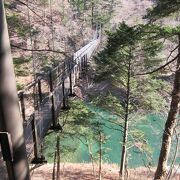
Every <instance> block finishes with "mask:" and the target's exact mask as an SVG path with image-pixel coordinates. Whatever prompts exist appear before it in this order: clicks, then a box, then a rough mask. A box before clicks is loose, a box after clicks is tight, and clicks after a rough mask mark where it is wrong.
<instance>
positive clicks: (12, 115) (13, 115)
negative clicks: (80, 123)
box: [0, 0, 30, 180]
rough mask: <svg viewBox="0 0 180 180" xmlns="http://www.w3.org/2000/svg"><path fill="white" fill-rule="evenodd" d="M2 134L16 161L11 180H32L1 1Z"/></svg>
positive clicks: (9, 166)
mask: <svg viewBox="0 0 180 180" xmlns="http://www.w3.org/2000/svg"><path fill="white" fill-rule="evenodd" d="M7 82H8V83H7ZM0 131H2V132H7V133H9V134H10V135H11V140H12V151H13V161H10V160H9V161H8V160H7V161H6V166H7V171H8V176H9V179H11V180H17V179H18V180H29V179H30V175H29V166H28V160H27V155H26V148H25V141H24V132H23V120H22V118H21V115H20V111H19V105H18V96H17V89H16V81H15V74H14V68H13V62H12V56H11V50H10V42H9V35H8V30H7V23H6V18H5V10H4V5H3V1H2V0H0Z"/></svg>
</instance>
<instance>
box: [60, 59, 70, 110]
mask: <svg viewBox="0 0 180 180" xmlns="http://www.w3.org/2000/svg"><path fill="white" fill-rule="evenodd" d="M65 78H66V64H65V62H64V73H63V76H62V95H63V102H62V103H63V106H62V108H61V109H63V110H67V109H69V106H68V105H67V100H68V96H67V95H66V92H65Z"/></svg>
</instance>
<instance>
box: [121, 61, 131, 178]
mask: <svg viewBox="0 0 180 180" xmlns="http://www.w3.org/2000/svg"><path fill="white" fill-rule="evenodd" d="M130 77H131V60H129V63H128V73H127V93H126V108H125V119H124V136H123V144H122V154H121V164H120V172H119V178H120V179H121V180H123V179H124V177H125V165H126V155H127V147H126V143H127V140H128V116H129V99H130V98H129V97H130Z"/></svg>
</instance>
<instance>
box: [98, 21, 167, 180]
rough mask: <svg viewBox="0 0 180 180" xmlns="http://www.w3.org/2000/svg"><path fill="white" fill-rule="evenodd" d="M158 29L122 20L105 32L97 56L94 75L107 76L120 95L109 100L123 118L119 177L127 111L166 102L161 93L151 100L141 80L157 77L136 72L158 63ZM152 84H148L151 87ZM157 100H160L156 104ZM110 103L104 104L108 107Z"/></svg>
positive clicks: (123, 164) (124, 151)
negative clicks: (104, 43) (130, 25)
mask: <svg viewBox="0 0 180 180" xmlns="http://www.w3.org/2000/svg"><path fill="white" fill-rule="evenodd" d="M158 33H159V27H156V26H149V25H137V26H134V27H129V26H128V25H126V24H125V23H122V24H120V26H119V28H118V29H117V30H116V31H115V32H108V40H107V46H106V47H105V49H104V50H103V51H102V52H100V53H99V54H98V56H97V57H96V62H97V64H98V67H97V77H96V79H98V80H109V81H110V82H111V83H112V84H113V85H114V86H116V87H117V88H119V91H120V90H121V93H122V95H121V97H120V98H119V99H116V100H118V101H119V102H117V101H116V103H114V102H111V101H109V102H111V103H113V107H111V109H112V108H113V110H114V109H118V110H117V111H116V112H115V114H116V115H118V116H119V117H121V125H122V121H123V123H124V124H123V125H122V131H123V140H122V152H121V163H120V178H121V179H124V177H125V167H126V164H127V149H128V146H129V144H128V143H129V139H128V132H129V119H130V115H131V114H133V113H135V112H137V111H138V109H141V110H144V111H145V110H148V111H149V110H150V109H156V107H158V106H159V107H162V104H165V103H166V102H165V101H163V100H161V101H159V100H160V99H162V98H161V97H156V96H155V97H154V99H155V100H154V103H152V100H153V99H148V100H147V99H146V96H147V94H148V93H149V89H146V88H145V86H143V84H146V85H147V83H152V84H153V83H155V82H156V81H158V80H157V79H156V76H148V75H147V76H145V77H141V78H140V77H137V76H136V74H137V73H138V72H139V71H143V70H144V69H146V68H150V69H151V68H155V66H157V65H158V64H160V63H161V61H162V59H160V58H158V56H157V55H158V52H160V51H161V49H162V42H161V41H159V40H158V39H157V35H158ZM157 84H158V83H156V86H155V88H156V90H157V91H158V90H160V88H159V87H158V85H157ZM159 84H160V83H159ZM153 87H154V86H153V85H151V87H150V89H151V88H153ZM151 92H152V91H151ZM106 98H107V97H106ZM159 102H161V103H160V104H159V105H158V106H155V104H157V103H159ZM102 103H103V105H102V106H106V104H105V102H104V101H102ZM109 104H110V103H109ZM109 104H108V105H107V106H106V108H109V109H110V106H109ZM115 107H116V108H115ZM113 110H111V111H113ZM158 110H159V109H158ZM117 112H118V113H117Z"/></svg>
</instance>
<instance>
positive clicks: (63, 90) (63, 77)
mask: <svg viewBox="0 0 180 180" xmlns="http://www.w3.org/2000/svg"><path fill="white" fill-rule="evenodd" d="M65 68H66V67H65V62H64V70H63V75H62V94H63V107H62V108H63V109H64V108H66V97H65V85H64V79H65Z"/></svg>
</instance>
